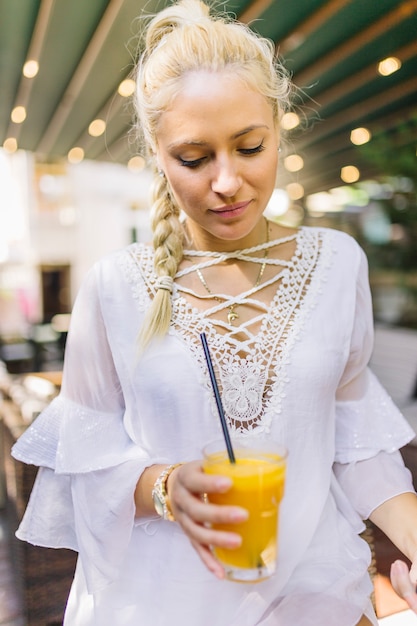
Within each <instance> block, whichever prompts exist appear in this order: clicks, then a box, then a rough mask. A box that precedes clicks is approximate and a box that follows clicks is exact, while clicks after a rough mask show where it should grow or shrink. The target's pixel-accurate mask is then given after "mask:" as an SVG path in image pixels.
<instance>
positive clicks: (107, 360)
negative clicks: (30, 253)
mask: <svg viewBox="0 0 417 626" xmlns="http://www.w3.org/2000/svg"><path fill="white" fill-rule="evenodd" d="M137 79H138V80H137V82H138V92H137V109H138V118H139V123H140V125H141V129H142V130H143V133H144V138H145V141H146V145H147V147H148V151H149V157H150V160H151V163H152V164H153V166H154V168H155V179H156V183H155V189H154V204H153V230H154V241H153V249H152V248H151V246H148V245H137V244H134V245H132V246H130V247H129V248H128V249H126V250H123V251H121V252H119V253H117V254H113V255H111V256H109V257H108V258H106V259H104V260H103V261H101V262H100V263H98V264H97V265H96V266H95V267H94V268H93V269H92V270H91V272H90V273H89V275H88V276H87V278H86V280H85V281H84V284H83V286H82V288H81V291H80V294H79V296H78V298H77V302H76V304H75V307H74V311H73V315H72V323H71V330H70V334H69V338H68V342H67V349H66V360H65V367H64V374H63V385H62V392H61V394H60V396H59V397H58V398H57V399H55V400H54V401H53V403H52V404H51V405H50V406H49V407H48V408H47V409H46V411H45V412H44V413H43V414H42V415H41V416H40V417H39V418H37V420H36V422H35V423H34V425H33V426H32V427H31V428H30V429H29V431H28V432H27V433H26V434H25V435H24V436H23V437H22V438H21V439H20V441H19V442H18V443H17V445H16V447H15V448H14V455H15V456H16V458H19V459H21V460H23V461H25V462H29V463H34V464H36V465H39V466H41V470H40V472H39V477H38V479H37V482H36V485H35V488H34V491H33V495H32V498H31V501H30V504H29V506H28V510H27V513H26V516H25V518H24V520H23V522H22V524H21V527H20V529H19V531H18V536H19V537H21V538H22V539H25V540H27V541H31V542H33V543H36V544H38V545H47V546H55V547H67V548H72V549H74V550H77V551H78V552H79V559H78V564H77V569H76V573H75V578H74V582H73V585H72V588H71V592H70V597H69V601H68V606H67V609H66V616H65V625H66V626H92V625H95V626H107V625H108V626H114V625H115V624H117V625H123V626H125V625H126V626H137V625H138V624H146V625H147V626H148V625H150V624H152V626H157V625H165V624H170V625H171V624H174V625H175V626H196V625H198V626H212V625H213V624H215V625H216V626H244V625H247V626H255V625H261V624H262V625H264V626H270V625H271V626H272V625H278V624H279V625H281V624H283V625H285V626H288V624H300V625H302V626H307V625H309V624H311V625H317V626H319V625H320V626H323V624H326V625H327V624H329V625H330V624H337V625H338V626H354V625H356V624H360V625H365V624H376V618H375V614H374V612H373V609H372V606H371V602H370V600H369V597H370V594H371V590H372V588H371V583H370V580H369V576H368V572H367V569H368V565H369V561H370V554H369V548H368V546H367V544H366V543H365V542H364V541H363V540H362V539H361V538H360V537H359V533H360V532H361V531H362V529H363V522H362V519H366V518H367V517H370V519H372V520H373V521H375V523H376V524H378V525H379V526H380V527H381V528H382V529H383V530H384V531H385V532H387V534H388V535H389V536H390V537H391V538H392V539H393V541H395V542H396V543H397V545H398V546H399V547H400V549H401V550H402V551H403V552H404V554H405V555H406V556H408V557H409V558H410V559H411V560H412V559H413V557H414V553H415V551H416V550H417V536H416V532H415V530H414V527H415V526H416V524H415V522H416V521H417V498H416V496H415V494H414V491H413V488H412V485H411V481H410V477H409V473H408V471H407V470H405V468H404V466H403V463H402V460H401V457H400V454H399V452H398V449H399V448H400V447H401V446H403V445H404V444H405V443H407V442H408V441H409V440H410V439H411V438H412V437H413V433H412V432H411V430H410V428H409V427H408V425H407V424H406V422H405V421H404V420H403V418H402V416H401V415H400V414H399V412H398V411H397V409H396V408H395V407H394V406H393V404H392V403H391V401H390V399H389V398H388V397H387V395H386V393H385V392H384V390H383V389H382V388H381V387H380V385H379V383H378V382H377V381H376V380H375V378H374V377H373V376H372V374H371V373H370V372H369V371H368V369H367V367H366V365H367V362H368V360H369V356H370V353H371V349H372V318H371V303H370V296H369V286H368V280H367V266H366V260H365V258H364V255H363V253H362V251H361V250H360V249H359V247H358V246H357V244H356V243H355V242H354V241H353V240H352V239H351V238H349V237H348V236H347V235H345V234H342V233H339V232H333V231H331V230H326V229H315V228H300V229H287V228H283V227H282V226H279V225H277V224H274V223H271V222H268V221H267V220H266V219H265V218H264V216H263V214H264V211H265V209H266V206H267V203H268V201H269V198H270V196H271V193H272V191H273V189H274V185H275V176H276V168H277V162H278V151H279V144H280V128H279V119H280V116H281V115H282V112H283V110H285V107H286V106H287V100H288V93H289V83H288V80H287V77H286V75H285V72H284V71H283V70H282V68H280V67H279V66H277V65H276V64H275V62H274V51H273V46H272V45H271V44H270V43H268V42H267V41H265V40H263V39H261V38H259V37H257V36H256V35H254V34H253V33H252V32H251V31H250V30H249V29H247V28H246V27H244V26H242V25H240V24H238V23H233V22H228V21H227V20H226V21H224V20H223V19H219V18H217V19H214V18H211V17H209V14H208V9H207V7H206V6H205V5H204V4H202V3H199V2H197V1H195V0H183V1H182V2H180V3H178V4H176V5H174V6H172V7H169V8H167V9H165V10H163V11H161V12H160V13H159V14H158V15H156V17H155V18H154V19H153V20H152V21H151V23H150V25H149V27H148V30H147V35H146V46H145V51H144V53H143V56H142V58H141V61H140V64H139V68H138V76H137ZM180 213H181V215H180ZM182 216H184V219H183V218H182ZM138 331H139V344H140V345H139V346H138V343H137V335H138ZM203 331H204V332H205V333H206V335H207V338H208V343H209V345H210V348H211V353H212V356H213V359H214V364H215V368H216V372H217V374H218V378H219V381H220V387H221V392H222V399H223V403H224V406H225V410H226V414H227V419H228V422H229V427H230V430H231V431H232V432H233V433H240V434H242V435H243V436H246V437H255V438H256V437H259V436H265V435H267V436H268V437H271V438H272V439H276V440H277V441H279V442H281V443H283V444H285V446H286V447H287V448H288V450H289V457H288V472H287V484H286V495H285V498H284V501H283V503H282V507H281V521H280V548H279V555H280V556H279V564H278V572H277V574H276V575H275V576H274V577H273V578H271V579H269V580H267V581H265V582H262V583H258V584H256V585H255V584H252V585H238V584H235V583H231V582H226V581H223V580H222V578H223V577H224V571H223V568H222V566H221V565H220V564H219V563H218V562H217V561H216V560H215V558H214V556H213V555H212V552H211V550H210V547H209V546H223V547H227V548H231V549H233V547H235V546H237V545H239V543H240V537H239V535H237V534H236V533H234V532H233V524H234V523H236V522H238V521H241V520H242V519H245V517H246V515H247V513H246V511H245V510H243V509H241V508H238V507H216V506H214V505H212V504H209V503H207V502H206V501H204V499H203V497H202V496H203V494H204V493H212V492H220V491H226V490H227V489H228V488H229V487H230V481H229V480H228V479H227V478H225V477H215V476H208V475H205V474H204V473H203V471H202V467H201V461H200V460H198V459H200V458H201V449H202V447H203V446H204V444H205V443H207V442H208V441H209V440H211V439H213V438H216V437H218V436H219V435H220V434H221V431H220V425H219V420H218V417H217V414H216V407H215V404H214V401H213V394H212V390H211V388H210V380H209V376H208V372H207V366H206V363H205V359H204V354H203V351H202V347H201V344H200V338H199V336H200V333H201V332H203ZM196 459H197V460H196ZM163 487H165V489H166V492H167V493H168V496H169V497H168V498H166V497H165V493H164V489H163ZM161 492H162V499H161ZM152 493H154V495H156V500H157V501H156V509H157V512H158V513H157V512H156V511H155V508H154V507H155V505H154V500H153V497H152ZM172 520H175V522H174V523H172ZM214 521H221V522H224V523H227V524H230V532H219V531H214V530H212V529H211V528H210V523H211V522H214ZM394 569H395V571H394V572H393V579H394V582H395V584H396V585H397V583H398V584H400V583H401V584H402V587H401V593H402V594H403V595H405V596H407V597H408V598H409V603H410V605H412V604H413V602H415V597H416V596H415V594H414V593H413V590H412V585H411V582H410V579H409V576H408V571H407V568H406V566H405V564H404V563H397V564H396V565H395V568H394ZM397 570H398V571H397ZM413 578H414V570H413Z"/></svg>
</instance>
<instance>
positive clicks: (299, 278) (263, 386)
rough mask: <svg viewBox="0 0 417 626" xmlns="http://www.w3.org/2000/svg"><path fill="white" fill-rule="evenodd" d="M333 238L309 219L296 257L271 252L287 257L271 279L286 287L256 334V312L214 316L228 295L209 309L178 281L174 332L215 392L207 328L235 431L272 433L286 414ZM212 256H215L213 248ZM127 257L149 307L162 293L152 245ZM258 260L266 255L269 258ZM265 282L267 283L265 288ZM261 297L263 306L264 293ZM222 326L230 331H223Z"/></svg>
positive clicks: (127, 270)
mask: <svg viewBox="0 0 417 626" xmlns="http://www.w3.org/2000/svg"><path fill="white" fill-rule="evenodd" d="M287 240H288V238H286V239H285V240H275V241H271V242H270V243H269V244H263V245H261V246H258V247H257V248H256V249H258V248H259V249H263V248H264V247H265V246H276V245H279V244H280V243H282V242H284V241H287ZM331 241H332V235H331V231H327V230H322V229H316V228H306V227H303V228H300V229H299V231H298V233H297V235H296V250H295V253H294V255H293V257H292V259H290V261H277V260H276V259H268V263H273V264H275V265H280V266H282V267H283V269H281V271H277V273H276V275H275V277H274V278H272V279H271V280H270V281H268V283H269V284H272V283H274V282H277V283H278V287H277V291H276V293H275V296H274V298H273V299H272V301H271V303H270V305H269V306H265V305H263V308H264V310H263V311H261V313H260V315H258V316H257V317H256V318H255V320H256V321H260V322H261V324H260V329H259V332H257V333H256V334H252V332H251V328H250V327H251V325H253V321H254V320H253V319H252V320H251V321H250V322H249V323H248V322H247V323H244V324H242V325H240V326H236V327H231V326H229V325H228V324H226V323H225V322H221V321H220V320H217V319H213V314H214V313H215V312H216V309H218V310H220V309H224V304H223V303H221V304H219V305H218V306H216V307H212V308H210V309H209V310H206V311H202V310H200V309H198V308H195V307H193V306H191V305H190V304H189V302H188V301H187V300H186V299H185V298H184V296H183V295H182V293H181V292H183V293H184V292H186V291H187V290H186V289H184V288H183V287H181V289H178V287H177V288H175V287H176V285H175V283H174V293H173V296H172V304H173V317H172V326H171V332H172V333H175V334H176V335H177V336H178V337H179V338H180V340H181V341H185V342H186V344H187V345H188V347H189V349H190V351H191V353H192V354H193V356H194V358H195V360H196V362H197V363H198V366H199V368H200V369H201V370H202V372H203V377H204V381H205V385H206V388H207V389H208V390H209V391H210V393H211V382H210V377H209V374H208V371H207V365H206V362H205V357H204V351H203V349H202V345H201V341H200V333H202V332H205V334H206V336H207V342H208V344H209V347H210V354H211V356H212V360H213V365H214V369H215V372H216V376H217V379H218V382H219V387H220V391H221V396H222V402H223V405H224V410H225V414H226V418H227V420H228V423H229V427H230V429H231V432H232V433H239V434H242V435H244V434H248V433H250V432H252V431H253V430H254V429H255V428H256V430H257V432H259V433H261V432H262V433H268V432H269V431H270V428H271V423H272V420H273V419H274V418H275V417H276V416H277V415H279V414H280V412H281V403H282V398H283V397H284V396H285V387H286V384H287V382H288V373H287V369H288V364H289V362H290V355H291V350H292V348H293V346H294V344H295V342H296V341H297V340H298V339H299V337H300V333H301V332H302V330H303V328H304V326H305V323H306V320H307V319H308V316H309V314H310V312H311V311H312V309H313V308H314V306H315V305H316V302H317V299H318V297H319V294H320V292H321V285H322V282H323V281H324V280H325V279H326V270H327V268H328V267H329V265H330V262H331V256H332V243H331ZM253 251H254V249H253V248H251V249H250V250H244V251H241V252H240V253H239V254H241V255H242V257H243V256H246V255H247V254H248V253H250V252H253ZM236 254H237V253H234V256H236ZM195 256H197V255H195ZM204 256H206V257H207V256H208V255H207V253H204ZM212 256H214V257H215V258H214V259H213V261H209V262H208V263H210V264H211V263H219V262H221V260H222V256H223V255H217V254H214V255H212ZM248 258H250V259H251V260H253V259H254V258H253V257H248ZM120 261H121V264H122V266H123V270H124V274H125V276H126V278H127V280H128V281H129V283H130V284H131V287H132V294H133V297H134V298H135V300H136V301H137V303H138V306H139V308H140V310H141V311H143V310H144V309H145V308H146V306H147V305H149V302H150V297H151V296H150V294H152V295H153V294H154V293H155V281H156V277H155V274H154V271H153V262H152V250H151V249H150V248H147V247H145V246H141V245H137V244H136V245H133V246H131V247H130V255H126V254H124V255H123V256H122V257H121V258H120ZM257 261H258V262H263V261H264V259H263V258H261V259H258V260H257ZM206 263H207V262H206ZM193 267H196V266H193ZM197 267H200V268H201V267H202V265H201V264H198V265H197ZM187 271H189V270H187ZM265 284H266V283H263V284H261V286H260V287H259V289H260V288H263V287H264V286H265ZM255 291H257V290H256V289H255V290H254V289H251V290H249V292H245V293H244V294H240V295H239V296H237V297H236V298H233V299H232V300H233V301H236V302H239V303H242V302H248V298H249V299H250V296H251V295H253V294H254V292H255ZM230 301H231V300H230V299H229V300H228V303H229V304H230ZM256 304H257V306H258V308H260V307H259V305H260V303H259V301H258V300H256ZM219 327H222V328H223V330H224V329H225V330H226V331H227V332H223V333H222V332H218V328H219ZM212 397H213V400H212V406H213V412H214V413H217V408H216V404H215V399H214V395H213V396H212Z"/></svg>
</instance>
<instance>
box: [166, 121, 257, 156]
mask: <svg viewBox="0 0 417 626" xmlns="http://www.w3.org/2000/svg"><path fill="white" fill-rule="evenodd" d="M258 128H266V129H267V130H269V126H268V125H267V124H253V125H251V126H247V127H246V128H242V130H239V131H238V132H237V133H234V134H233V135H232V136H231V137H230V138H231V139H238V138H239V137H242V136H243V135H247V134H248V133H250V132H252V131H253V130H257V129H258ZM207 145H209V142H208V141H198V140H193V139H190V140H189V141H188V140H184V141H179V142H176V141H175V142H173V143H171V144H169V145H168V150H172V149H175V148H179V147H181V146H207Z"/></svg>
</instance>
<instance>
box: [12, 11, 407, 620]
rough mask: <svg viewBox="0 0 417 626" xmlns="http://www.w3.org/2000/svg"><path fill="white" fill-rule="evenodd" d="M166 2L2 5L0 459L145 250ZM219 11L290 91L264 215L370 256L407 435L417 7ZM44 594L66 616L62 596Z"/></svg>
mask: <svg viewBox="0 0 417 626" xmlns="http://www.w3.org/2000/svg"><path fill="white" fill-rule="evenodd" d="M165 4H166V2H164V1H162V0H71V1H69V0H0V389H2V390H3V402H2V403H1V401H0V406H1V407H2V409H1V411H2V420H3V423H4V425H5V430H4V433H3V435H2V437H3V443H4V442H5V443H4V445H5V446H6V449H9V448H10V445H12V442H13V440H14V439H15V438H16V437H17V436H18V434H19V433H20V432H22V429H24V428H25V427H26V425H27V424H28V423H30V421H31V420H32V419H34V417H36V415H37V414H38V413H39V411H40V410H41V409H42V408H43V406H45V404H46V403H48V402H49V401H50V399H51V398H52V397H53V396H54V395H55V394H56V393H57V392H58V390H59V385H60V372H61V368H62V359H63V354H64V348H65V339H66V333H67V330H68V323H69V319H70V314H71V308H72V305H73V302H74V298H75V296H76V294H77V291H78V288H79V286H80V282H81V280H82V279H83V276H84V275H85V273H86V272H87V270H88V269H89V268H90V267H91V265H92V264H93V263H94V262H95V261H96V260H97V259H99V258H100V257H101V256H103V255H104V254H107V253H108V252H111V251H112V250H115V249H118V248H120V247H123V246H125V245H127V244H129V243H130V242H132V241H147V240H149V237H150V230H149V223H148V222H149V200H148V196H149V185H150V179H151V177H150V172H149V170H148V168H147V164H146V159H145V155H144V154H142V153H141V150H140V146H139V144H138V142H137V139H136V129H135V120H134V111H133V103H132V96H133V94H134V90H135V83H134V76H133V74H132V70H133V67H134V62H135V59H136V58H137V55H138V51H139V49H140V46H139V35H140V31H141V28H142V27H143V20H142V19H141V18H139V16H140V15H142V16H143V15H144V16H146V15H150V14H152V13H154V12H157V11H159V10H160V9H162V8H163V7H164V6H165ZM218 9H219V10H222V11H228V12H230V13H232V14H234V15H236V16H237V17H238V18H239V19H240V20H241V21H243V22H246V23H248V24H250V26H251V27H252V28H253V29H254V30H256V31H258V32H259V33H261V34H262V35H264V36H266V37H268V38H270V39H272V40H273V41H274V43H275V46H276V51H277V54H278V55H279V56H280V57H281V58H282V59H283V60H284V63H285V65H286V67H287V68H288V70H289V71H290V72H291V74H292V77H293V81H294V84H295V85H296V90H295V92H294V107H293V110H292V111H291V112H290V113H288V114H286V115H285V116H284V119H283V127H284V129H285V141H284V142H283V151H282V153H281V160H280V166H279V172H278V176H277V186H276V190H275V192H274V194H273V197H272V198H271V202H270V205H269V207H268V209H267V212H268V216H269V217H270V218H271V219H275V220H277V221H281V222H282V223H286V224H289V225H300V224H307V225H317V226H330V227H333V228H337V229H341V230H344V231H346V232H349V233H350V234H352V235H353V236H354V237H355V238H356V239H357V240H358V241H359V243H360V244H361V245H362V246H363V247H364V249H365V251H366V252H367V255H368V259H369V264H370V279H371V288H372V292H373V300H374V309H375V310H374V313H375V320H376V325H377V329H378V333H377V340H378V341H377V345H376V353H375V355H374V358H373V366H374V368H375V370H377V371H378V374H379V375H380V376H381V377H382V378H383V379H384V381H383V382H384V384H386V386H387V387H389V390H390V392H391V394H392V395H393V397H394V399H395V400H396V401H397V402H398V404H399V405H402V406H401V408H404V409H405V410H408V409H409V407H410V406H411V407H412V408H411V410H410V411H409V415H410V420H411V421H412V420H413V419H415V420H416V421H417V405H416V402H417V401H416V379H417V343H416V336H417V201H416V185H417V156H416V154H417V73H416V69H417V38H416V33H417V0H377V1H375V0H296V1H292V2H289V1H288V0H230V1H225V2H220V3H218ZM391 331H392V332H391ZM394 356H395V358H394ZM387 360H388V361H390V362H391V366H390V368H388V367H387V364H386V362H387ZM2 445H3V444H2ZM7 446H9V448H7ZM5 457H6V459H5V468H3V470H2V472H3V481H2V484H3V487H2V491H1V489H0V492H1V493H0V497H1V496H2V498H3V502H6V501H7V502H9V503H10V500H11V499H12V500H13V515H14V518H13V519H14V520H15V522H16V523H17V521H18V519H19V516H20V514H21V511H22V510H23V507H24V504H25V499H26V498H27V495H28V492H29V491H30V486H31V482H32V481H33V475H31V474H25V475H23V474H21V473H19V472H21V470H20V469H19V468H16V467H15V465H12V462H11V460H10V459H8V458H7V454H6V455H5ZM8 463H9V465H7V464H8ZM11 493H12V496H13V497H12V498H11V496H10V494H11ZM25 549H26V548H25ZM20 550H22V549H21V548H20ZM19 554H20V556H19V555H17V556H16V560H17V562H20V563H21V569H22V568H26V570H25V572H26V573H25V574H24V575H22V577H21V578H22V580H26V583H25V585H26V587H27V589H29V587H30V586H31V588H32V591H33V593H34V594H35V596H36V594H38V595H37V597H38V598H39V597H40V596H39V593H40V592H39V588H37V587H36V580H38V581H39V578H40V576H39V572H40V569H39V568H40V565H39V563H40V560H39V559H40V557H39V554H37V556H36V558H35V557H34V558H35V561H34V562H35V563H36V565H35V566H34V567H35V569H36V572H37V576H33V572H32V574H30V567H31V566H30V562H31V558H32V557H31V556H30V554H29V553H25V554H22V552H20V553H19ZM36 559H37V560H36ZM64 560H65V559H64ZM28 562H29V565H28ZM42 562H43V561H42ZM59 562H60V563H61V564H62V562H63V557H62V556H61V557H60V561H59ZM71 563H72V562H71ZM58 569H59V568H58ZM69 569H71V568H69ZM22 571H23V570H22ZM30 576H32V578H30ZM54 576H55V579H56V576H57V568H56V567H55V570H54ZM28 577H29V578H28ZM64 578H65V575H64ZM29 579H30V580H31V584H30V585H28V584H27V580H29ZM49 579H50V576H49V577H48V575H46V577H45V580H49ZM45 580H44V582H43V588H44V589H45V588H46V587H45V585H46V582H45ZM65 585H67V580H66V578H65V584H64V588H65V589H64V592H63V593H64V595H63V598H64V599H65V593H66V590H67V588H66V586H65ZM26 593H27V594H28V593H29V591H28V590H26ZM52 593H53V594H54V596H55V598H58V600H56V602H58V605H59V603H60V600H59V597H60V596H59V593H58V592H57V588H56V585H55V588H54V589H53V591H52ZM9 595H10V594H9ZM1 597H2V596H1V581H0V604H1ZM10 597H11V596H10ZM33 597H34V596H33V594H32V597H29V596H28V595H27V597H26V604H27V606H29V607H31V608H30V610H29V609H28V611H29V612H27V614H26V618H23V617H21V619H22V620H23V621H22V622H21V623H22V624H23V623H30V624H39V625H40V624H53V623H59V610H61V608H62V607H61V608H59V609H58V617H57V609H56V607H55V608H50V607H49V608H48V609H47V608H46V607H47V605H48V602H47V601H46V600H45V599H44V601H43V608H42V610H43V613H42V610H41V609H40V608H39V606H38V605H39V601H36V600H34V599H33ZM62 602H63V600H61V604H62ZM55 604H56V603H55ZM16 610H17V611H18V612H19V610H20V609H16ZM39 611H41V614H42V616H41V617H39ZM48 611H49V613H48ZM54 611H55V612H54ZM29 614H30V617H27V615H29ZM19 619H20V617H19ZM25 619H26V620H27V622H25V621H24V620H25ZM48 620H49V621H48ZM0 622H1V609H0ZM2 623H3V622H2ZM4 623H5V622H4ZM7 623H9V622H7ZM13 623H15V622H13ZM19 623H20V622H19ZM10 624H11V622H10ZM16 624H17V622H16Z"/></svg>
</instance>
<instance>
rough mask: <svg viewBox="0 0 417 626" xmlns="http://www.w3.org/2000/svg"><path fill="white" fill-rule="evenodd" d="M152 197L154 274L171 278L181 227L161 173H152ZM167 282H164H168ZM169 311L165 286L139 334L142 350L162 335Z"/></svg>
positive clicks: (178, 254)
mask: <svg viewBox="0 0 417 626" xmlns="http://www.w3.org/2000/svg"><path fill="white" fill-rule="evenodd" d="M152 198H153V204H152V230H153V233H154V236H153V245H154V248H155V257H154V267H155V273H156V275H157V276H158V278H160V279H162V278H163V277H170V278H171V279H172V280H173V279H174V277H175V274H176V273H177V270H178V265H179V263H180V261H181V259H182V253H183V229H182V226H181V223H180V220H179V216H180V211H179V209H178V207H177V206H176V204H175V203H174V202H173V201H172V198H171V194H170V191H169V187H168V181H167V179H166V178H165V176H162V177H161V176H159V175H156V176H155V180H154V184H153V188H152ZM169 282H170V281H166V283H168V284H169ZM161 283H162V284H163V283H164V281H163V280H162V281H161ZM171 314H172V305H171V293H170V289H168V288H166V287H162V288H159V289H157V291H156V294H155V297H154V298H153V300H152V303H151V306H150V307H149V309H148V311H147V313H146V316H145V320H144V323H143V326H142V328H141V330H140V333H139V345H140V347H141V348H142V349H144V348H145V347H146V346H147V345H148V343H149V342H150V341H151V339H152V338H153V337H163V336H164V335H165V334H166V333H167V332H168V329H169V325H170V322H171Z"/></svg>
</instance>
